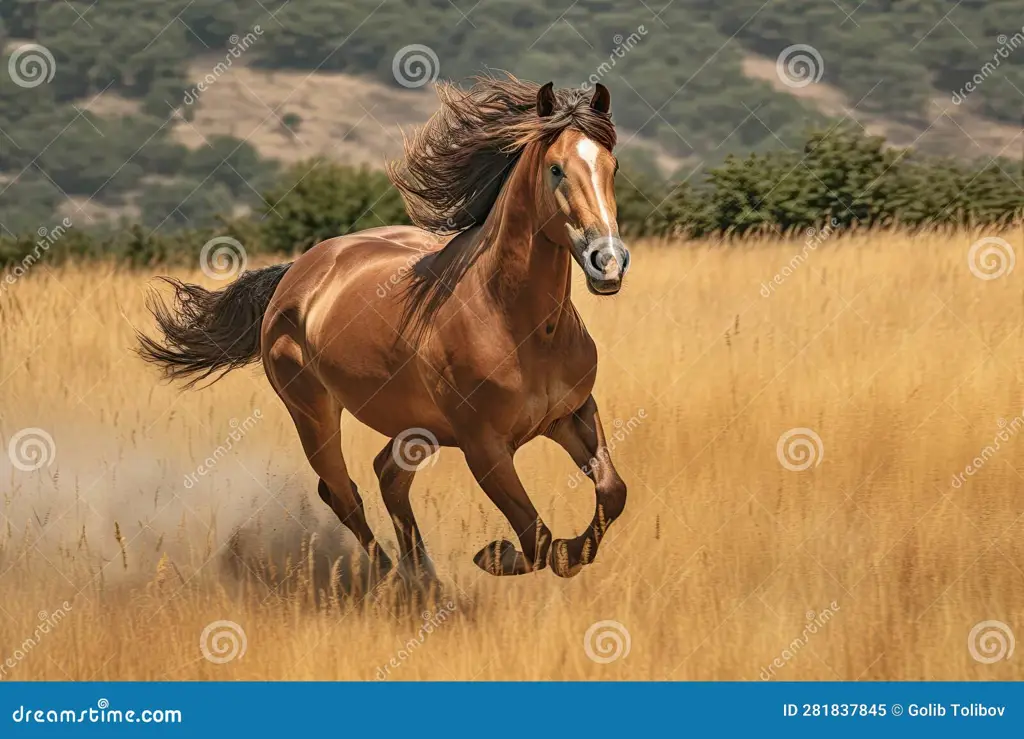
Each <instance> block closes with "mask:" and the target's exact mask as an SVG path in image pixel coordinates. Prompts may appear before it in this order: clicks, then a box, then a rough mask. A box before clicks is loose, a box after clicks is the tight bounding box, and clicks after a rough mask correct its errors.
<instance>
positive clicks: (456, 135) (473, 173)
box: [388, 74, 615, 329]
mask: <svg viewBox="0 0 1024 739" xmlns="http://www.w3.org/2000/svg"><path fill="white" fill-rule="evenodd" d="M538 90H540V85H538V84H536V83H534V82H527V81H523V80H519V79H516V78H515V77H513V76H512V75H510V74H509V75H506V76H504V77H501V78H495V77H476V78H474V81H473V85H472V87H470V88H469V89H468V90H462V89H460V88H458V87H456V86H454V85H452V84H450V83H440V84H439V85H438V86H437V94H438V97H439V98H440V101H441V109H440V110H438V111H437V113H435V114H434V115H433V116H432V117H431V119H430V120H429V121H428V122H427V123H426V125H424V127H423V128H422V129H420V130H419V131H418V132H417V133H416V135H415V136H414V137H413V138H412V139H406V141H405V161H404V162H398V163H396V162H392V163H390V164H389V166H388V175H389V177H390V178H391V181H392V182H393V183H394V185H395V187H396V188H398V190H399V191H400V192H401V193H402V197H403V198H404V200H405V207H406V210H407V211H408V213H409V217H410V218H411V219H412V221H413V223H415V224H416V225H417V226H419V227H421V228H423V229H426V230H427V231H431V232H433V233H436V234H455V233H459V232H462V231H466V230H468V229H470V228H473V227H474V226H481V225H483V224H484V223H485V221H486V220H487V216H488V214H489V213H490V212H491V210H492V208H493V207H494V204H495V202H496V201H497V199H498V196H499V194H500V193H501V191H502V188H503V187H504V185H505V182H506V181H507V180H508V178H509V175H510V174H511V173H512V170H513V169H514V167H515V165H516V163H517V162H518V161H519V158H520V156H521V155H522V153H523V151H524V150H525V149H526V147H527V146H529V145H530V144H533V143H538V144H540V145H542V146H544V147H547V146H550V145H551V144H552V143H553V142H554V141H555V139H557V138H558V136H559V135H561V134H562V132H563V131H565V130H566V129H568V128H574V129H576V130H578V131H580V132H582V133H583V134H584V135H586V136H587V137H588V138H590V139H592V140H593V141H594V142H595V143H597V144H599V145H601V146H604V147H605V148H607V149H608V150H609V151H611V150H612V148H613V147H614V146H615V126H614V124H613V123H612V121H611V117H610V116H609V115H607V114H605V113H601V112H599V111H597V110H595V109H594V108H592V107H591V105H590V96H589V95H588V94H587V93H586V92H584V91H583V90H572V89H562V90H556V91H555V93H554V94H555V106H554V110H553V112H552V113H551V115H548V116H545V117H543V118H542V117H540V116H539V115H538V113H537V92H538ZM488 236H489V235H488V234H486V233H482V234H478V235H476V236H474V237H472V238H471V237H470V236H469V235H468V234H467V235H466V237H456V238H454V239H452V241H451V242H449V244H448V245H446V246H445V247H444V248H443V249H441V250H440V251H437V252H434V253H433V254H430V255H428V256H426V257H424V258H423V259H421V260H420V261H419V262H417V264H416V266H415V267H414V269H413V271H412V274H411V276H410V279H411V282H410V283H409V307H408V310H407V312H406V323H408V322H409V321H414V322H415V323H416V324H418V328H420V329H422V328H424V327H425V326H426V324H427V323H428V322H429V321H430V319H431V318H432V317H433V316H434V315H435V314H436V313H437V311H438V310H439V309H440V308H441V306H442V305H443V304H444V302H445V300H446V299H447V298H448V296H449V295H450V294H451V292H452V290H454V288H455V285H457V284H458V282H459V280H460V279H462V277H463V276H464V275H465V273H466V272H467V271H468V270H469V268H470V267H471V266H472V265H473V263H474V262H475V261H476V258H477V257H478V256H479V255H480V254H481V253H482V252H483V251H485V250H486V249H487V247H488V246H489V245H490V239H489V238H488ZM414 316H415V319H414V318H413V317H414Z"/></svg>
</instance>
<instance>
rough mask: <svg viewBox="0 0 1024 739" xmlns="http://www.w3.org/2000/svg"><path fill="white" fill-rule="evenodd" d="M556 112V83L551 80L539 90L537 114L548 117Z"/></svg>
mask: <svg viewBox="0 0 1024 739" xmlns="http://www.w3.org/2000/svg"><path fill="white" fill-rule="evenodd" d="M554 112H555V83H554V82H549V83H547V84H546V85H544V86H543V87H542V88H540V89H539V90H537V115H539V116H540V117H541V118H547V117H548V116H549V115H551V114H552V113H554Z"/></svg>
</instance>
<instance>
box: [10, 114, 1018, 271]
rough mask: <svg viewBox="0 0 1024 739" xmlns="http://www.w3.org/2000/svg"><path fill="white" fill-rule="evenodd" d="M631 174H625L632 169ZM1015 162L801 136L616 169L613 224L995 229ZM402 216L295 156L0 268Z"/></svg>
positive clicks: (157, 257) (680, 230)
mask: <svg viewBox="0 0 1024 739" xmlns="http://www.w3.org/2000/svg"><path fill="white" fill-rule="evenodd" d="M634 174H635V173H634ZM1022 185H1024V178H1022V176H1021V173H1020V164H1019V163H1014V162H1010V161H996V162H991V163H988V164H986V165H983V166H979V167H971V166H969V165H964V164H962V163H959V162H957V161H955V160H952V159H934V158H927V157H920V156H917V155H915V154H914V153H913V152H912V151H909V150H900V149H892V148H887V147H886V146H885V145H884V141H883V140H882V139H881V138H878V137H871V136H865V135H863V134H862V133H860V132H859V131H855V130H838V131H831V132H828V133H819V134H815V135H813V136H811V137H810V138H809V139H808V140H807V141H806V143H805V145H804V146H803V147H802V148H801V149H800V150H797V151H793V152H787V153H768V154H759V153H752V154H750V155H747V156H742V157H741V156H730V157H728V158H727V159H726V160H725V162H723V163H722V165H721V166H718V167H715V168H712V169H710V170H709V171H708V172H707V173H706V175H705V177H704V178H703V181H701V182H700V183H697V184H692V183H688V182H671V181H670V182H659V181H647V180H645V179H644V178H643V177H640V176H634V177H631V176H630V173H629V172H628V171H623V172H622V173H620V175H619V177H618V179H617V181H616V188H617V203H618V209H619V223H620V228H621V230H622V232H623V233H624V234H625V235H627V236H633V237H638V236H662V237H685V238H691V239H698V238H706V237H711V236H715V237H718V236H722V235H727V236H732V237H741V236H743V235H749V234H761V233H765V232H772V231H774V232H777V233H780V234H781V233H786V232H791V231H793V230H803V229H806V228H820V227H823V226H829V227H830V229H832V230H833V231H837V232H841V231H842V230H843V229H847V228H851V227H854V226H856V227H903V228H911V229H927V228H936V227H956V226H967V227H977V226H990V227H992V228H1001V227H1006V226H1009V225H1011V224H1013V223H1016V222H1018V221H1019V219H1020V218H1021V215H1022V212H1024V187H1022ZM402 223H409V220H408V217H407V216H406V213H405V209H404V205H403V203H402V200H401V197H400V196H399V194H398V193H397V191H396V190H395V189H394V188H393V187H392V186H391V183H390V182H389V181H388V179H387V177H386V176H385V175H384V174H383V173H381V172H379V171H376V170H370V169H366V168H352V167H346V166H342V165H339V164H333V163H325V162H303V163H300V164H297V165H295V166H294V167H291V168H289V169H288V170H286V171H285V172H283V173H282V174H281V175H280V177H279V180H278V182H277V184H276V185H275V186H273V187H271V188H270V189H269V190H268V191H267V192H266V193H265V194H264V197H263V207H262V209H261V210H260V211H258V212H257V213H255V214H254V215H252V216H249V217H245V218H232V217H230V216H229V215H225V216H222V217H220V218H218V219H216V222H215V223H213V224H211V225H209V226H206V227H203V228H198V229H187V230H178V231H172V232H166V233H165V232H163V231H160V230H154V229H150V228H147V227H144V226H142V225H139V224H135V225H132V226H130V227H128V228H124V229H120V230H117V231H104V230H83V229H77V228H75V227H74V226H73V224H69V225H68V226H67V227H66V228H64V229H62V230H61V232H60V233H59V234H58V236H59V238H53V237H52V236H44V235H43V234H41V233H39V232H34V231H33V232H29V233H26V234H23V235H21V236H12V235H7V236H4V237H0V264H2V265H4V266H5V267H7V268H8V269H15V270H17V269H24V268H27V267H28V266H31V265H32V264H34V263H36V262H38V261H40V260H43V259H46V260H49V261H60V260H62V259H67V258H103V259H114V260H118V261H122V262H125V263H128V264H132V265H145V264H157V263H179V264H196V263H197V259H198V255H199V250H200V248H201V247H202V245H203V244H204V243H206V242H207V241H209V240H210V239H213V238H215V237H230V238H233V239H235V240H237V241H238V242H239V243H241V244H242V245H243V247H244V248H245V250H246V253H247V254H249V255H255V254H259V253H274V254H279V255H282V257H283V256H285V255H289V254H295V253H297V252H301V251H304V250H306V249H308V248H310V247H311V246H313V245H315V244H317V243H319V242H320V241H323V240H324V239H328V238H331V237H333V236H338V235H342V234H346V233H350V232H353V231H358V230H362V229H365V228H371V227H374V226H381V225H387V224H402Z"/></svg>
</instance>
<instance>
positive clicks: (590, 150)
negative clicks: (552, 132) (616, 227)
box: [576, 138, 612, 236]
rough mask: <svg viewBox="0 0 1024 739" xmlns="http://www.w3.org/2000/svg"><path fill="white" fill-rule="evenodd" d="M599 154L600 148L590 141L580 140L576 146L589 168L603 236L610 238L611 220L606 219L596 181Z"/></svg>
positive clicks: (599, 188) (606, 209) (601, 193)
mask: <svg viewBox="0 0 1024 739" xmlns="http://www.w3.org/2000/svg"><path fill="white" fill-rule="evenodd" d="M600 152H601V147H599V146H598V145H597V144H595V143H594V142H593V141H591V140H590V139H586V138H584V139H580V141H579V143H578V144H576V153H577V154H579V155H580V158H581V159H582V160H583V161H584V162H586V164H587V166H588V167H589V168H590V184H591V186H592V187H593V188H594V195H595V197H597V207H598V209H599V210H600V211H601V221H602V222H603V223H604V228H605V234H606V235H607V236H611V235H612V224H611V219H610V218H609V217H608V207H607V206H606V205H605V202H604V193H603V192H602V191H601V187H600V185H599V183H598V181H597V155H598V154H599V153H600Z"/></svg>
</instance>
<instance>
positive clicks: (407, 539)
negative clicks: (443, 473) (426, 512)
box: [373, 439, 437, 581]
mask: <svg viewBox="0 0 1024 739" xmlns="http://www.w3.org/2000/svg"><path fill="white" fill-rule="evenodd" d="M400 443H401V441H400V440H396V439H391V440H389V441H388V443H387V444H385V445H384V448H383V449H381V450H380V453H379V454H378V455H377V456H376V458H374V460H373V469H374V471H375V472H376V473H377V480H378V481H379V482H380V492H381V496H382V497H383V498H384V505H385V506H387V509H388V515H389V516H391V522H392V523H393V524H394V525H395V534H396V535H397V536H398V546H399V548H400V551H401V560H400V561H399V563H398V567H399V570H401V571H408V570H411V571H412V574H413V577H414V578H415V579H417V580H418V579H421V578H423V579H426V580H427V581H432V580H436V579H437V576H436V574H435V572H434V565H433V563H432V562H431V561H430V557H428V556H427V550H426V547H425V546H424V544H423V537H422V535H421V534H420V528H419V526H418V525H417V524H416V516H415V515H414V514H413V511H412V505H411V503H410V502H409V491H410V489H411V488H412V480H413V478H414V477H415V476H416V467H414V466H412V465H411V464H408V463H404V462H403V463H399V460H402V459H404V457H403V456H402V451H401V450H400V449H399V450H396V449H395V444H400ZM418 461H419V463H421V464H422V463H423V462H425V461H426V459H420V460H418Z"/></svg>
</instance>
